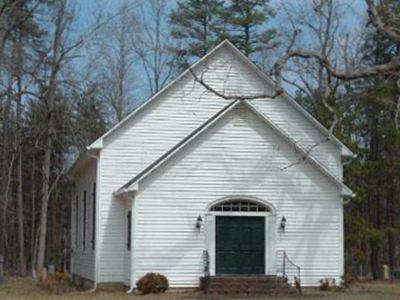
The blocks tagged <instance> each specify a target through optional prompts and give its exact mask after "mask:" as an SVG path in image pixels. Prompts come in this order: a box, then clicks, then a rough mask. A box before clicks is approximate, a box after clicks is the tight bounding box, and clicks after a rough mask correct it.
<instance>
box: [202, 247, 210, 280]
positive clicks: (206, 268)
mask: <svg viewBox="0 0 400 300" xmlns="http://www.w3.org/2000/svg"><path fill="white" fill-rule="evenodd" d="M203 271H204V277H209V276H210V254H209V253H208V251H207V250H203Z"/></svg>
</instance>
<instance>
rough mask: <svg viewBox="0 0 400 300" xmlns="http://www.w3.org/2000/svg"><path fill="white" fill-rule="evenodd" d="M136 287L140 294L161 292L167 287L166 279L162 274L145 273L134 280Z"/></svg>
mask: <svg viewBox="0 0 400 300" xmlns="http://www.w3.org/2000/svg"><path fill="white" fill-rule="evenodd" d="M136 286H137V289H138V290H139V291H140V292H141V293H142V294H149V293H163V292H165V291H166V290H167V289H168V287H169V284H168V279H167V277H165V276H164V275H162V274H158V273H147V274H146V275H144V276H143V277H142V278H140V279H139V280H138V281H137V282H136Z"/></svg>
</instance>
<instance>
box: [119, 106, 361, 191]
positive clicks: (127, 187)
mask: <svg viewBox="0 0 400 300" xmlns="http://www.w3.org/2000/svg"><path fill="white" fill-rule="evenodd" d="M239 103H244V104H245V105H246V106H247V107H248V108H249V109H250V110H252V111H253V112H254V113H255V114H256V115H257V116H258V117H259V118H260V119H261V120H262V121H264V123H266V125H267V126H269V127H270V128H272V129H273V130H274V131H275V132H276V133H277V134H278V135H279V136H280V137H282V138H283V139H284V140H285V141H287V142H288V143H289V144H291V145H292V146H293V147H294V148H295V150H296V151H298V152H299V154H300V155H301V157H300V160H299V163H300V162H301V161H302V160H307V161H309V162H310V163H311V164H312V165H313V166H314V167H316V168H317V169H318V170H319V171H320V172H321V173H322V174H323V175H325V176H326V177H327V178H328V179H329V180H330V181H331V182H332V183H334V184H335V185H336V186H337V187H338V188H340V189H341V194H342V196H345V197H352V196H354V194H353V192H352V191H351V189H350V188H349V187H347V186H346V185H345V184H344V183H343V182H342V181H341V180H340V179H339V178H338V177H336V176H335V175H333V174H332V173H331V172H330V171H329V170H328V169H327V168H326V167H325V166H324V165H323V164H322V163H320V162H319V161H318V160H316V159H315V158H313V157H312V156H311V155H310V153H308V152H307V151H306V150H304V149H303V148H301V147H300V146H299V145H298V144H297V143H296V141H294V140H293V139H292V138H291V137H290V136H288V135H287V134H286V133H285V132H284V131H282V130H281V129H280V128H279V127H278V126H276V125H275V124H274V123H273V122H272V121H271V120H269V119H268V117H266V116H265V115H264V114H263V113H262V112H260V111H259V110H258V108H257V107H255V106H254V105H252V104H251V103H250V102H249V101H248V100H235V101H233V102H231V103H230V104H228V105H227V106H225V107H224V108H222V109H221V110H220V111H219V112H218V113H216V114H215V115H214V116H212V117H211V118H210V119H208V120H207V121H206V122H205V123H203V124H202V125H201V126H200V127H198V128H197V129H195V130H194V131H193V132H192V133H190V134H189V135H188V136H186V137H185V138H184V139H183V140H181V141H180V142H179V143H177V144H176V145H175V146H174V147H172V148H171V149H170V150H169V151H167V152H166V153H165V154H164V155H162V156H161V157H160V158H158V159H157V160H156V161H155V162H153V163H152V164H151V165H149V166H148V167H147V168H145V169H144V170H143V171H142V172H140V173H139V174H138V175H136V176H135V177H133V178H132V179H131V180H129V181H128V182H127V183H125V184H124V185H123V186H122V187H120V188H119V189H118V190H117V191H116V192H115V195H121V194H124V193H125V192H131V191H135V190H137V188H138V184H139V182H140V181H141V180H143V179H144V178H146V177H147V176H148V175H150V174H151V173H152V172H153V171H155V170H157V169H158V168H159V167H160V166H162V165H163V164H164V163H166V162H167V161H168V160H169V159H170V158H172V157H173V156H175V155H177V154H178V153H179V151H180V150H181V149H183V148H184V147H185V146H186V145H188V144H189V143H191V142H192V141H193V140H195V139H196V138H197V137H198V136H199V135H200V134H202V133H203V132H204V131H206V130H207V129H208V128H209V127H211V126H212V125H213V124H214V123H216V122H217V121H218V120H220V119H221V118H223V117H224V116H225V115H226V114H227V113H228V112H229V111H231V110H232V109H233V108H235V107H236V106H237V105H239Z"/></svg>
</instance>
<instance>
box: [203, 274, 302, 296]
mask: <svg viewBox="0 0 400 300" xmlns="http://www.w3.org/2000/svg"><path fill="white" fill-rule="evenodd" d="M201 285H202V289H203V291H204V292H205V293H207V294H272V295H278V294H283V295H285V294H295V293H297V291H296V289H295V288H293V287H292V286H291V285H289V284H288V283H287V280H286V279H285V278H282V277H277V276H254V277H250V276H246V277H244V276H240V277H239V276H215V277H208V278H202V284H201Z"/></svg>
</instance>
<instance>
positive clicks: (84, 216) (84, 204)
mask: <svg viewBox="0 0 400 300" xmlns="http://www.w3.org/2000/svg"><path fill="white" fill-rule="evenodd" d="M82 246H83V251H85V246H86V191H84V192H83V226H82Z"/></svg>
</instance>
